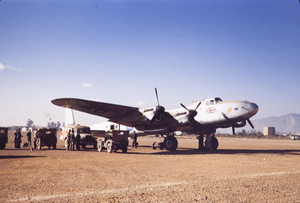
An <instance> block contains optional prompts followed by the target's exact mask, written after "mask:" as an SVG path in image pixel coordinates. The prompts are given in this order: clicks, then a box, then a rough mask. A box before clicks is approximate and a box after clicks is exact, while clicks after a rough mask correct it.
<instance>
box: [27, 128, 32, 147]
mask: <svg viewBox="0 0 300 203" xmlns="http://www.w3.org/2000/svg"><path fill="white" fill-rule="evenodd" d="M27 142H28V144H29V145H31V130H30V129H29V131H28V133H27Z"/></svg>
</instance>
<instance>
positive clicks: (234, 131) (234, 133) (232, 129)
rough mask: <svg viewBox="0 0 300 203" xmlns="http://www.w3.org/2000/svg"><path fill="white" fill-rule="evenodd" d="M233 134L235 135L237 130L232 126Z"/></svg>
mask: <svg viewBox="0 0 300 203" xmlns="http://www.w3.org/2000/svg"><path fill="white" fill-rule="evenodd" d="M232 134H233V135H235V128H234V125H232Z"/></svg>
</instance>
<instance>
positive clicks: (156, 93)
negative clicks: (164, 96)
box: [155, 88, 159, 106]
mask: <svg viewBox="0 0 300 203" xmlns="http://www.w3.org/2000/svg"><path fill="white" fill-rule="evenodd" d="M155 94H156V100H157V104H158V106H159V99H158V93H157V89H156V88H155Z"/></svg>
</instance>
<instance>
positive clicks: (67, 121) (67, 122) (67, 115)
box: [65, 108, 75, 126]
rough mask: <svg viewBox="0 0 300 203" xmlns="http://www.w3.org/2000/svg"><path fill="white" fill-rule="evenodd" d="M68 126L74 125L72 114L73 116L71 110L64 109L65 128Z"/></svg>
mask: <svg viewBox="0 0 300 203" xmlns="http://www.w3.org/2000/svg"><path fill="white" fill-rule="evenodd" d="M68 125H75V118H74V114H73V110H72V109H69V108H66V111H65V126H68Z"/></svg>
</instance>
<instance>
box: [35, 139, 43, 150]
mask: <svg viewBox="0 0 300 203" xmlns="http://www.w3.org/2000/svg"><path fill="white" fill-rule="evenodd" d="M36 146H37V149H38V150H41V149H42V139H41V138H37V140H36Z"/></svg>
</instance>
